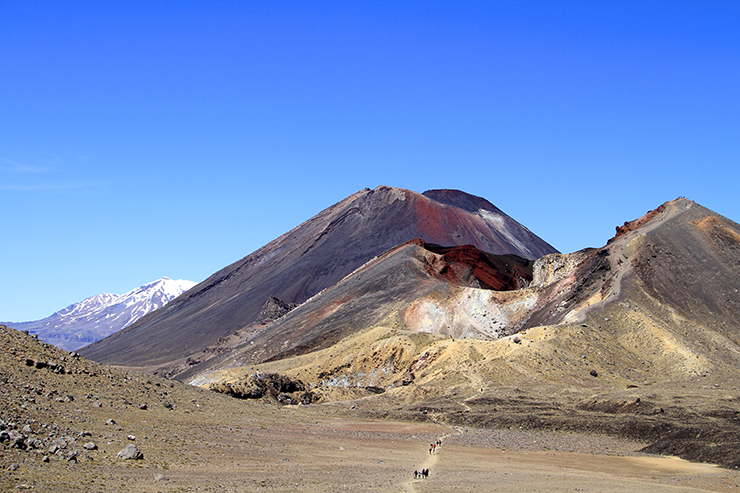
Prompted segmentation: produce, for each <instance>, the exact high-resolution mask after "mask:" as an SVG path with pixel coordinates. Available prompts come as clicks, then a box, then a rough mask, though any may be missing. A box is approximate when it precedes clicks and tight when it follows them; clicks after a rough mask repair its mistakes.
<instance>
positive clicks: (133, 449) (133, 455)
mask: <svg viewBox="0 0 740 493" xmlns="http://www.w3.org/2000/svg"><path fill="white" fill-rule="evenodd" d="M118 458H119V459H123V460H141V459H143V458H144V454H143V453H142V452H141V450H139V449H138V447H137V446H136V445H134V444H131V445H126V447H125V448H124V449H123V450H121V451H120V452H118Z"/></svg>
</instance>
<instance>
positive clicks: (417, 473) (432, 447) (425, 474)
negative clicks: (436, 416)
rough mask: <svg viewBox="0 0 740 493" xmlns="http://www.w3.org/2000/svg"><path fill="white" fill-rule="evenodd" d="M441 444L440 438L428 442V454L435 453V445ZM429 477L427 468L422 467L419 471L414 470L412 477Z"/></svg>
mask: <svg viewBox="0 0 740 493" xmlns="http://www.w3.org/2000/svg"><path fill="white" fill-rule="evenodd" d="M441 445H442V440H439V439H438V440H437V441H436V442H433V443H430V444H429V453H430V454H436V453H437V447H439V446H441ZM428 477H429V469H422V470H421V471H418V470H417V471H414V479H426V478H428Z"/></svg>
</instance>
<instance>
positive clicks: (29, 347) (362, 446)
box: [0, 327, 740, 492]
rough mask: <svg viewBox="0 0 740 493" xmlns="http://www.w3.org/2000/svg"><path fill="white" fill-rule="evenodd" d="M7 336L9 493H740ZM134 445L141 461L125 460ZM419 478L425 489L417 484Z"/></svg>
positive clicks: (560, 449)
mask: <svg viewBox="0 0 740 493" xmlns="http://www.w3.org/2000/svg"><path fill="white" fill-rule="evenodd" d="M0 336H1V337H0V344H2V347H1V351H0V358H1V359H0V382H2V386H1V389H2V390H1V391H0V397H1V399H0V419H2V423H0V427H1V428H3V431H2V432H0V433H2V438H3V440H2V447H1V449H0V467H1V469H2V470H1V472H0V490H2V491H16V490H22V489H33V490H35V491H59V492H65V491H91V492H95V491H101V492H103V491H143V492H149V491H151V492H157V491H162V492H165V491H266V490H269V491H346V490H349V489H357V490H367V491H524V490H526V491H548V492H555V491H574V490H584V491H605V492H608V491H645V490H650V491H674V492H675V491H686V492H689V491H734V490H736V489H737V488H740V474H739V473H738V472H736V471H734V470H733V471H731V470H727V469H721V468H718V467H715V466H711V465H707V464H696V463H689V462H686V461H681V460H678V459H671V458H661V457H658V456H652V455H648V454H645V453H641V452H638V451H639V450H640V449H642V447H643V446H644V445H645V443H641V442H639V441H630V440H623V439H616V438H613V437H609V436H607V435H603V434H599V433H595V432H594V433H576V432H573V431H568V430H561V431H545V430H538V429H527V426H525V424H522V425H520V426H521V428H520V427H519V426H516V425H513V424H509V425H506V419H505V413H504V414H502V413H499V414H498V416H499V417H501V418H503V419H502V421H501V425H502V426H499V427H496V428H493V429H491V426H490V423H489V424H488V425H485V426H487V427H486V428H483V427H482V426H484V424H480V427H471V426H465V425H463V424H462V423H460V424H455V423H453V422H448V423H445V422H444V421H445V419H443V418H445V416H442V415H437V414H436V413H435V412H434V411H433V410H426V411H427V412H426V413H424V411H425V410H419V411H414V410H413V409H409V410H407V411H405V412H406V413H408V414H407V416H406V417H407V418H412V417H415V418H414V419H416V421H400V420H398V419H393V418H394V417H395V415H401V414H403V413H402V412H401V411H396V412H388V411H385V410H382V409H378V406H380V405H382V403H383V401H382V399H379V397H380V398H383V397H384V396H382V395H381V396H369V397H364V398H359V399H355V400H352V401H345V402H333V403H326V404H321V403H318V404H313V405H309V406H282V407H281V406H277V405H275V404H272V403H269V402H264V401H261V400H259V401H253V400H239V399H234V398H231V397H228V396H226V395H222V394H218V393H214V392H210V391H207V390H203V389H200V388H196V387H192V386H188V385H184V384H181V383H178V382H170V381H168V380H164V379H161V378H157V377H154V376H150V375H145V374H138V373H133V372H125V371H122V370H119V369H115V368H109V367H106V366H103V365H99V364H96V363H93V362H90V361H88V360H85V359H83V358H80V357H77V356H75V355H74V354H70V353H67V352H64V351H61V350H59V349H57V348H55V347H53V346H50V345H47V344H44V343H41V342H39V341H38V340H36V339H34V338H32V337H29V336H27V335H25V334H23V333H20V332H17V331H13V330H11V329H7V328H5V327H0ZM386 398H387V397H386ZM463 414H464V413H463ZM468 414H469V413H468ZM370 416H376V417H378V418H383V419H366V418H367V417H370ZM401 417H402V416H401ZM512 423H513V421H512ZM438 439H439V440H441V441H442V445H441V446H440V447H439V449H438V450H437V452H436V453H435V454H430V453H429V444H430V443H431V442H434V441H436V440H438ZM130 445H134V446H135V447H137V449H138V450H139V451H140V452H141V454H143V458H140V459H123V458H120V457H119V452H121V451H122V450H124V449H125V448H126V447H127V446H130ZM422 468H428V469H430V475H429V478H428V479H424V480H421V479H419V480H415V479H414V477H413V472H414V471H415V470H421V469H422Z"/></svg>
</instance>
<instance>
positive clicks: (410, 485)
mask: <svg viewBox="0 0 740 493" xmlns="http://www.w3.org/2000/svg"><path fill="white" fill-rule="evenodd" d="M455 429H456V430H457V434H458V435H460V434H462V432H461V431H460V429H458V428H457V427H456V428H455ZM450 435H452V433H447V434H446V435H443V436H442V437H440V438H439V441H440V442H441V443H440V445H439V446H437V447H436V449H435V451H434V453H430V454H428V457H427V458H426V459H425V460H424V462H422V463H421V466H419V469H418V470H419V471H421V470H422V469H427V470H430V471H431V470H433V469H434V468H433V467H432V466H434V465H435V464H437V461H438V460H439V454H440V453H441V452H442V450H443V448H444V447H442V445H444V441H445V439H446V438H447V437H449V436H450ZM428 480H429V479H428V478H427V479H409V480H408V481H404V482H403V483H401V485H400V486H401V490H402V491H406V492H409V493H416V488H415V487H414V485H415V484H416V483H419V482H423V481H428Z"/></svg>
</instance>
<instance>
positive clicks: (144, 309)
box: [5, 277, 196, 351]
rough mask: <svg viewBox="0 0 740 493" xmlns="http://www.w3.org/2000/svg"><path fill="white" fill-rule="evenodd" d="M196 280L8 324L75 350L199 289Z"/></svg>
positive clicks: (92, 300)
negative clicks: (187, 292)
mask: <svg viewBox="0 0 740 493" xmlns="http://www.w3.org/2000/svg"><path fill="white" fill-rule="evenodd" d="M195 284H196V283H194V282H193V281H185V280H182V279H180V280H177V281H174V280H172V279H169V278H167V277H163V278H161V279H157V280H156V281H154V282H150V283H148V284H144V285H143V286H141V287H138V288H136V289H133V290H131V291H129V292H128V293H126V294H122V295H118V294H110V293H101V294H98V295H95V296H91V297H89V298H86V299H84V300H82V301H80V302H79V303H75V304H73V305H69V306H68V307H67V308H64V309H63V310H60V311H58V312H56V313H54V314H53V315H51V316H49V317H46V318H44V319H42V320H36V321H32V322H15V323H14V322H7V323H5V325H7V326H8V327H12V328H14V329H17V330H27V331H28V333H29V334H37V335H38V337H39V339H41V340H42V341H45V342H48V343H50V344H54V345H55V346H57V347H60V348H62V349H65V350H67V351H73V350H75V349H79V348H81V347H83V346H86V345H88V344H90V343H93V342H95V341H98V340H100V339H102V338H104V337H106V336H109V335H110V334H112V333H114V332H117V331H119V330H121V329H123V328H124V327H126V326H128V325H131V324H132V323H134V322H135V321H137V320H138V319H140V318H141V317H143V316H144V315H146V314H147V313H149V312H152V311H154V310H156V309H157V308H161V307H163V306H164V305H166V304H167V303H168V302H170V301H171V300H173V299H175V298H177V297H178V296H180V295H181V294H182V293H184V292H185V291H187V290H188V289H190V288H192V287H193V286H195Z"/></svg>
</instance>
